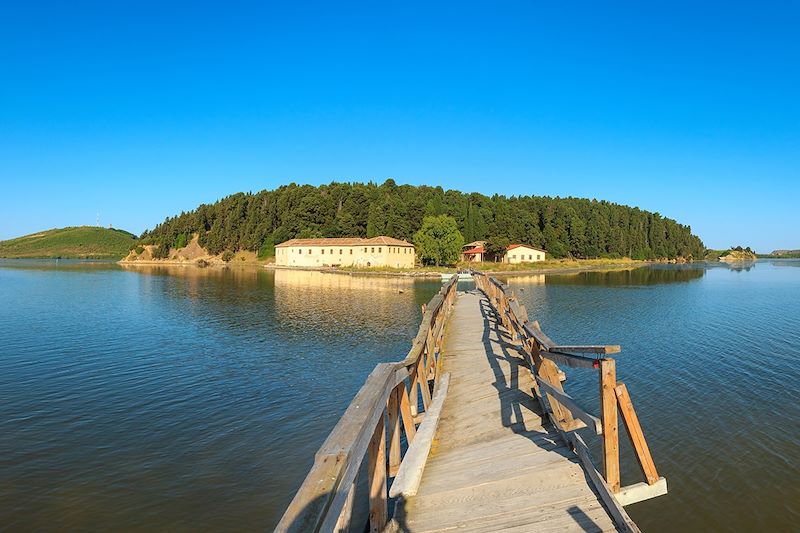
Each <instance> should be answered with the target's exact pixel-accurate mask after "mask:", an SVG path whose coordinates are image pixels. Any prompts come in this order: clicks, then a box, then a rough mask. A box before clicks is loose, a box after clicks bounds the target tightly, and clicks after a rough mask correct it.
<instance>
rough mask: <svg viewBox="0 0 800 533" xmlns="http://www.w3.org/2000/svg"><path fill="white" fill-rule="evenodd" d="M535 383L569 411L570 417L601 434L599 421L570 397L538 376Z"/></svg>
mask: <svg viewBox="0 0 800 533" xmlns="http://www.w3.org/2000/svg"><path fill="white" fill-rule="evenodd" d="M536 381H537V382H539V386H540V387H541V388H542V389H544V391H545V392H546V393H547V394H549V395H550V396H552V397H554V398H555V399H556V400H558V403H560V404H561V405H563V406H564V407H566V408H567V409H569V411H570V412H571V413H572V416H574V417H575V418H578V419H580V420H583V422H584V423H585V424H586V425H587V426H588V427H590V428H591V429H592V430H593V431H594V432H595V433H596V434H597V435H600V434H602V433H603V424H602V422H601V421H600V419H599V418H597V417H596V416H593V415H590V414H589V413H587V412H586V411H584V410H583V408H581V406H580V405H578V404H577V402H575V400H574V399H573V398H572V396H570V395H569V394H567V393H566V392H564V391H563V390H559V389H557V388H556V387H554V386H553V385H551V384H550V383H548V382H547V381H546V380H544V379H542V378H541V377H539V376H537V377H536Z"/></svg>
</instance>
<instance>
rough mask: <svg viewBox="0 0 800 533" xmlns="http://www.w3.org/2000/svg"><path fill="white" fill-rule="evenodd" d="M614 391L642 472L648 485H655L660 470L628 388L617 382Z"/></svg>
mask: <svg viewBox="0 0 800 533" xmlns="http://www.w3.org/2000/svg"><path fill="white" fill-rule="evenodd" d="M614 392H615V393H616V395H617V401H618V403H619V412H620V413H622V421H623V422H624V423H625V429H627V430H628V436H629V437H630V439H631V444H632V445H633V449H634V451H635V452H636V459H637V460H638V461H639V466H640V467H641V468H642V473H643V474H644V477H645V480H646V481H647V483H648V485H653V484H654V483H656V482H657V481H658V471H656V465H655V463H654V462H653V457H652V456H651V455H650V448H649V447H648V446H647V441H646V440H645V438H644V433H642V426H641V425H640V424H639V417H638V416H636V411H635V410H634V409H633V403H632V402H631V396H630V394H628V388H627V387H626V386H625V384H624V383H617V386H616V387H615V389H614Z"/></svg>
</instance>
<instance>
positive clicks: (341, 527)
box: [333, 483, 356, 533]
mask: <svg viewBox="0 0 800 533" xmlns="http://www.w3.org/2000/svg"><path fill="white" fill-rule="evenodd" d="M355 493H356V484H355V483H353V484H352V485H350V491H349V492H348V493H347V500H345V502H344V509H342V512H341V514H340V515H339V519H338V520H337V521H336V526H335V527H334V528H333V531H334V532H335V533H349V531H350V521H351V519H352V518H353V504H354V502H353V497H354V495H355Z"/></svg>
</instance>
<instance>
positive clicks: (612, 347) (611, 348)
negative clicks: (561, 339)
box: [550, 344, 622, 354]
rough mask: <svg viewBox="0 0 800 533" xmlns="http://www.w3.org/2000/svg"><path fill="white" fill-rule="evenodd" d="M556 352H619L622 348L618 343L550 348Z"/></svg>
mask: <svg viewBox="0 0 800 533" xmlns="http://www.w3.org/2000/svg"><path fill="white" fill-rule="evenodd" d="M550 349H551V350H552V351H554V352H585V353H601V354H611V353H619V352H620V350H621V349H622V348H621V347H620V346H619V345H618V344H609V345H597V346H569V345H567V346H564V345H560V344H559V345H556V346H552V347H551V348H550Z"/></svg>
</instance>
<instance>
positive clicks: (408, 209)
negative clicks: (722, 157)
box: [142, 179, 705, 259]
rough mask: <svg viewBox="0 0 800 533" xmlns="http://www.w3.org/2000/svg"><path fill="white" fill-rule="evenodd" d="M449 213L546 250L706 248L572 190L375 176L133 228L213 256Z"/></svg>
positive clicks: (384, 230) (482, 232)
mask: <svg viewBox="0 0 800 533" xmlns="http://www.w3.org/2000/svg"><path fill="white" fill-rule="evenodd" d="M442 214H444V215H448V216H451V217H453V218H454V219H455V220H456V223H457V224H458V228H459V230H460V231H461V233H462V234H463V236H464V239H465V241H466V242H470V241H474V240H490V241H502V240H505V239H508V241H509V242H512V243H524V244H529V245H532V246H536V247H540V248H544V249H545V250H547V251H548V252H549V254H550V255H551V256H552V257H556V258H560V257H568V256H572V257H577V258H594V257H611V258H615V257H623V256H627V257H631V258H633V259H660V258H676V257H684V258H687V259H688V258H694V259H701V258H702V257H703V255H704V251H705V247H704V246H703V242H702V241H701V240H700V239H699V238H698V237H696V236H695V235H693V234H692V232H691V228H689V226H684V225H682V224H679V223H677V222H675V221H674V220H671V219H668V218H664V217H662V216H661V215H660V214H658V213H650V212H648V211H643V210H641V209H638V208H635V207H628V206H624V205H618V204H613V203H609V202H605V201H597V200H586V199H581V198H551V197H547V196H512V197H506V196H501V195H494V196H485V195H482V194H477V193H469V194H467V193H462V192H459V191H455V190H448V191H445V190H444V189H442V188H441V187H428V186H412V185H397V184H396V183H395V182H394V181H393V180H391V179H390V180H387V181H386V182H384V183H383V184H382V185H378V184H375V183H367V184H362V183H331V184H330V185H322V186H319V187H314V186H310V185H295V184H291V185H286V186H282V187H279V188H277V189H275V190H272V191H267V190H265V191H261V192H258V193H237V194H234V195H231V196H228V197H226V198H223V199H222V200H219V201H218V202H216V203H214V204H210V205H207V204H203V205H201V206H200V207H198V208H197V209H195V210H194V211H191V212H189V213H181V214H180V215H178V216H176V217H172V218H167V219H166V220H165V221H164V222H163V223H161V224H159V225H158V226H156V227H155V228H154V229H153V230H152V231H149V232H147V231H146V232H145V233H144V234H143V235H142V239H143V241H142V242H143V243H144V244H158V245H159V249H160V251H161V253H162V254H163V255H166V253H167V252H168V249H169V247H170V246H172V247H178V246H183V245H185V244H186V242H187V240H188V239H190V238H191V236H192V235H193V234H194V233H198V234H199V235H200V245H201V246H203V247H205V248H206V249H207V250H208V251H209V252H211V253H214V254H218V253H222V252H223V251H225V250H230V251H237V250H252V251H256V252H258V253H259V256H261V257H264V256H269V255H273V254H274V246H275V244H278V243H280V242H283V241H285V240H287V239H291V238H308V237H344V236H359V237H373V236H376V235H388V236H391V237H396V238H398V239H405V240H409V241H411V240H412V238H413V235H414V233H415V232H416V231H417V230H418V229H419V228H420V226H421V225H422V220H423V218H424V217H426V216H435V215H442Z"/></svg>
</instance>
